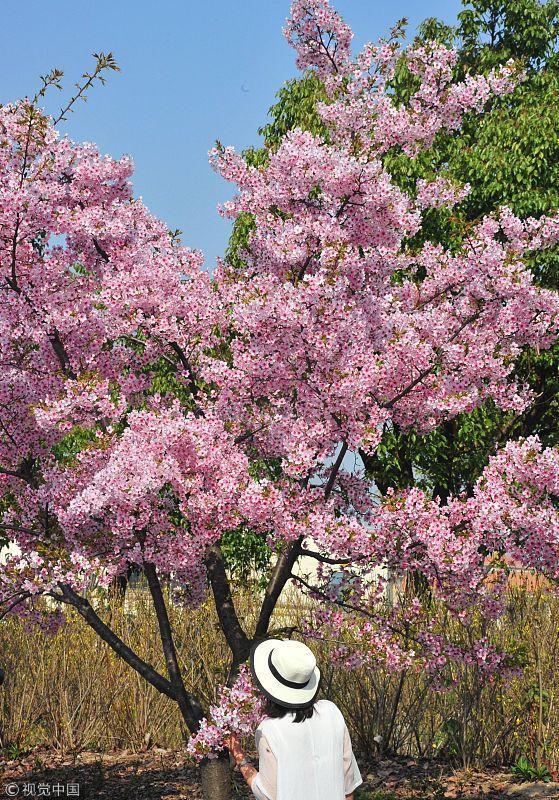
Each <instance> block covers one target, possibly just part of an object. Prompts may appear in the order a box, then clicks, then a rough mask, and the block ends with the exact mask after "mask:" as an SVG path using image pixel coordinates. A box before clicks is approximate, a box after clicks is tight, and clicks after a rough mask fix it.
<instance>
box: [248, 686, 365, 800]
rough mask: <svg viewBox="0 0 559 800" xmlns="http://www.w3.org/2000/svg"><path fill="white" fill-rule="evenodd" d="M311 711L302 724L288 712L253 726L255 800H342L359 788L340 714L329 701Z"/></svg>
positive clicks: (348, 740)
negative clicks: (294, 720)
mask: <svg viewBox="0 0 559 800" xmlns="http://www.w3.org/2000/svg"><path fill="white" fill-rule="evenodd" d="M314 708H315V712H314V714H313V715H312V717H311V718H310V719H306V720H304V721H303V722H293V717H294V714H293V713H289V714H286V715H285V717H283V718H281V719H265V720H263V721H262V722H261V723H260V725H259V726H258V728H257V730H256V745H257V747H258V755H259V761H260V764H259V772H258V774H257V775H256V776H255V778H254V780H253V782H252V792H253V794H254V796H255V797H256V798H257V800H344V798H345V797H346V795H348V794H351V793H352V792H353V790H354V789H355V788H356V787H357V786H359V785H360V784H361V783H362V779H361V773H360V772H359V767H358V766H357V762H356V761H355V756H354V755H353V750H352V748H351V740H350V737H349V733H348V730H347V726H346V724H345V720H344V718H343V715H342V712H341V711H340V709H339V708H338V707H337V706H336V705H335V704H334V703H332V702H330V700H318V701H317V702H316V703H315V707H314Z"/></svg>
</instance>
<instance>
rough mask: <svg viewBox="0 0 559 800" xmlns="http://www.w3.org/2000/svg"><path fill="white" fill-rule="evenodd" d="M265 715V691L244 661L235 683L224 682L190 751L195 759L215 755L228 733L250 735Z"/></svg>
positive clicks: (191, 743) (214, 756) (190, 743)
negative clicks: (257, 683)
mask: <svg viewBox="0 0 559 800" xmlns="http://www.w3.org/2000/svg"><path fill="white" fill-rule="evenodd" d="M263 717H264V710H263V698H262V695H261V694H260V692H259V691H258V689H257V688H256V687H255V686H254V684H253V682H252V679H251V676H250V671H249V669H248V667H247V666H246V664H243V665H242V666H241V668H240V671H239V675H238V676H237V679H236V680H235V683H234V684H233V686H231V688H229V687H227V686H222V687H221V689H220V690H219V692H218V702H217V703H216V704H215V705H213V706H210V711H209V715H208V717H207V718H205V719H203V720H202V723H201V725H200V728H199V730H198V731H197V732H196V734H195V735H194V736H191V737H190V739H189V741H188V746H187V751H188V753H189V754H190V755H191V756H192V757H193V758H194V759H195V760H196V761H201V760H202V759H203V758H216V757H217V755H218V753H219V752H220V751H221V750H223V747H224V742H225V739H226V738H227V737H228V736H231V735H232V734H234V735H236V736H238V737H240V738H243V737H246V736H251V735H252V734H253V733H254V730H255V728H256V726H257V725H258V723H259V722H260V721H261V720H262V719H263Z"/></svg>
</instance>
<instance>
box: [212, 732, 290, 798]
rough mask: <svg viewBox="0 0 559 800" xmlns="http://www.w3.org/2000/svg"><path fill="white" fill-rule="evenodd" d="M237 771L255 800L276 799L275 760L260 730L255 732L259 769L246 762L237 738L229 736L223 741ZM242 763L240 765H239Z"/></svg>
mask: <svg viewBox="0 0 559 800" xmlns="http://www.w3.org/2000/svg"><path fill="white" fill-rule="evenodd" d="M225 744H226V746H227V747H228V748H229V750H230V752H231V755H232V756H233V758H234V760H235V763H236V764H237V765H238V767H239V771H240V773H241V775H242V776H243V778H244V779H245V780H246V782H247V784H248V785H249V787H250V789H251V790H252V793H253V795H254V796H255V797H256V798H257V800H276V783H277V762H276V757H275V755H274V754H273V753H272V751H271V749H270V747H269V746H268V743H267V741H266V739H265V738H264V736H262V733H261V731H257V732H256V744H257V747H258V755H259V761H260V770H259V771H257V770H256V769H255V767H254V766H253V765H252V764H250V763H243V762H246V758H245V754H244V751H243V749H242V746H241V744H240V742H239V740H238V739H237V738H236V737H235V736H231V737H229V738H228V739H226V741H225ZM241 764H242V766H241Z"/></svg>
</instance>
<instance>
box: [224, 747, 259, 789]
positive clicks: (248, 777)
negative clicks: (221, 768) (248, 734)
mask: <svg viewBox="0 0 559 800" xmlns="http://www.w3.org/2000/svg"><path fill="white" fill-rule="evenodd" d="M225 746H226V747H227V748H228V749H229V752H230V753H231V755H232V756H233V758H234V760H235V764H236V765H237V767H238V768H239V772H240V773H241V775H242V776H243V778H244V779H245V781H246V782H247V784H248V785H249V788H251V789H252V784H253V782H254V779H255V778H256V776H257V775H258V770H257V769H256V768H255V767H254V765H253V764H250V763H244V764H243V761H244V762H246V756H245V751H244V750H243V748H242V746H241V743H240V742H239V740H238V739H237V737H236V736H229V737H228V738H227V739H226V740H225Z"/></svg>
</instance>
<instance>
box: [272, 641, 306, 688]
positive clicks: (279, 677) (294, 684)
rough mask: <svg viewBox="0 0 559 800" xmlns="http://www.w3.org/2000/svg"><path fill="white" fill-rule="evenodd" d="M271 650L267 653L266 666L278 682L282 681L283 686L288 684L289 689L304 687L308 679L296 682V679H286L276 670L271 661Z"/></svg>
mask: <svg viewBox="0 0 559 800" xmlns="http://www.w3.org/2000/svg"><path fill="white" fill-rule="evenodd" d="M273 652H274V651H273V650H270V653H269V655H268V667H269V669H270V672H271V673H272V675H273V676H274V678H275V679H276V680H277V681H279V682H280V683H283V685H284V686H288V687H289V688H290V689H304V687H305V686H306V685H307V684H308V682H309V681H308V680H307V681H303V683H297V681H288V680H287V678H284V677H283V675H282V674H281V672H278V671H277V669H276V668H275V667H274V664H273V662H272V653H273ZM309 680H310V678H309Z"/></svg>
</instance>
